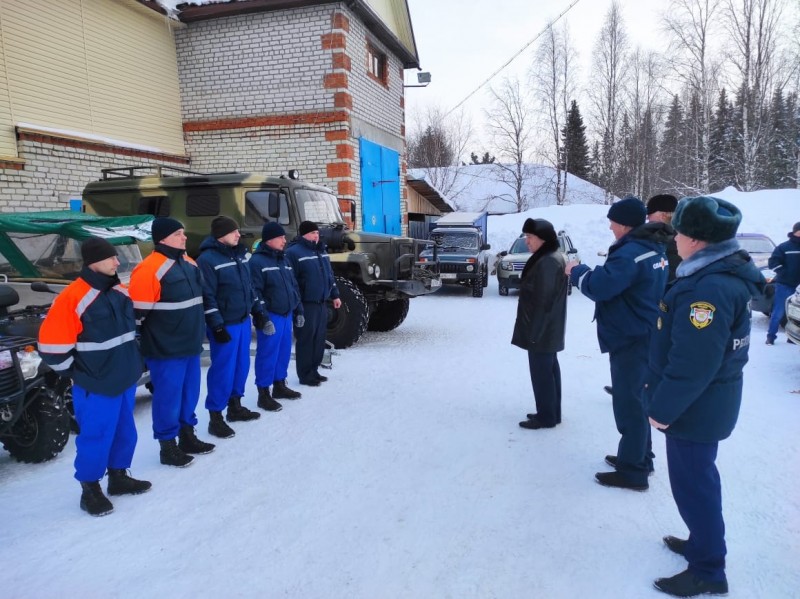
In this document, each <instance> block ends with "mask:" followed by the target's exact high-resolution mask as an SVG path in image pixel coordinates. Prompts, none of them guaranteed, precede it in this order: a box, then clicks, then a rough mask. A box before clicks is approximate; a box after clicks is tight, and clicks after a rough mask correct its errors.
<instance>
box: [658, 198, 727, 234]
mask: <svg viewBox="0 0 800 599" xmlns="http://www.w3.org/2000/svg"><path fill="white" fill-rule="evenodd" d="M741 222H742V213H741V211H740V210H739V209H738V208H737V207H736V206H734V205H733V204H731V203H730V202H726V201H725V200H721V199H719V198H713V197H710V196H699V197H696V198H683V199H682V200H681V201H680V202H678V207H677V208H676V209H675V214H674V215H673V216H672V226H673V228H674V229H675V230H676V231H677V232H678V233H680V234H681V235H686V237H691V238H692V239H699V240H700V241H707V242H708V243H720V242H722V241H726V240H728V239H733V237H735V236H736V230H737V229H738V228H739V224H740V223H741Z"/></svg>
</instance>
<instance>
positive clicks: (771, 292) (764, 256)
mask: <svg viewBox="0 0 800 599" xmlns="http://www.w3.org/2000/svg"><path fill="white" fill-rule="evenodd" d="M736 241H738V242H739V246H740V247H741V248H742V249H743V250H746V251H747V253H748V254H750V257H751V258H752V259H753V263H755V265H756V267H757V268H759V269H760V270H761V273H762V274H763V275H764V278H765V279H766V280H767V286H766V288H765V289H764V293H763V294H762V295H756V296H753V299H752V301H751V302H750V307H751V308H752V309H753V310H755V311H756V312H761V313H762V314H766V315H767V316H769V315H770V314H772V303H773V298H774V297H775V285H774V284H773V283H772V279H773V278H774V277H775V273H774V272H773V271H772V270H771V269H770V268H769V266H768V262H769V257H770V256H772V251H773V250H774V249H775V243H774V242H773V241H772V239H770V238H769V237H767V236H766V235H762V234H761V233H738V234H737V235H736Z"/></svg>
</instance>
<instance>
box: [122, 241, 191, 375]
mask: <svg viewBox="0 0 800 599" xmlns="http://www.w3.org/2000/svg"><path fill="white" fill-rule="evenodd" d="M129 292H130V296H131V299H132V300H133V307H134V310H135V312H136V322H137V324H138V325H139V331H140V333H141V348H142V354H144V356H145V357H146V358H161V359H172V358H187V357H189V356H198V355H200V352H201V351H203V339H204V338H205V330H206V328H205V315H204V311H203V277H202V275H201V274H200V269H199V268H198V267H197V264H196V263H195V261H194V260H192V259H191V258H189V257H188V256H186V255H185V252H184V251H183V250H179V249H175V248H171V247H168V246H165V245H163V244H159V245H157V246H156V249H155V250H154V251H153V253H152V254H150V255H149V256H148V257H147V258H145V259H144V260H143V261H142V263H141V264H139V265H138V266H137V267H136V268H134V269H133V272H132V273H131V282H130V285H129Z"/></svg>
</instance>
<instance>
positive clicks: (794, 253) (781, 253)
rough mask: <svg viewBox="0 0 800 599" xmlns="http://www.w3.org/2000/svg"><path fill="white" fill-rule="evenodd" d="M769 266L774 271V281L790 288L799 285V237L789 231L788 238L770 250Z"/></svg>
mask: <svg viewBox="0 0 800 599" xmlns="http://www.w3.org/2000/svg"><path fill="white" fill-rule="evenodd" d="M769 267H770V268H771V269H772V270H774V271H775V279H774V282H775V283H780V284H781V285H786V286H787V287H791V288H792V289H794V288H795V287H797V286H798V285H800V237H795V236H794V235H793V234H792V233H790V234H789V240H788V241H784V242H783V243H782V244H780V245H779V246H778V247H776V248H775V249H774V250H773V251H772V256H770V258H769Z"/></svg>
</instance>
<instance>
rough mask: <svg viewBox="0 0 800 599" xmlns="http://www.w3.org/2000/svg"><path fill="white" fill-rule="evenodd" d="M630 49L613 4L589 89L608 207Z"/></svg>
mask: <svg viewBox="0 0 800 599" xmlns="http://www.w3.org/2000/svg"><path fill="white" fill-rule="evenodd" d="M628 45H629V44H628V36H627V33H626V31H625V24H624V22H623V19H622V11H621V9H620V5H619V3H618V2H617V0H614V1H613V2H612V3H611V7H610V8H609V10H608V12H607V13H606V17H605V20H604V21H603V25H602V27H601V29H600V33H599V36H598V39H597V41H596V42H595V46H594V54H593V57H592V73H591V76H590V81H589V89H588V96H589V101H590V107H591V109H592V110H591V113H590V114H591V116H592V118H593V120H594V129H595V130H596V131H597V133H598V135H599V137H600V139H601V156H600V169H601V172H600V184H601V186H602V187H603V188H604V190H605V194H606V203H608V204H610V203H611V202H612V200H613V199H614V190H613V183H614V178H615V169H616V157H617V147H616V146H617V133H618V117H619V115H620V114H621V101H622V91H623V87H624V84H625V79H626V77H627V54H628Z"/></svg>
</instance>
